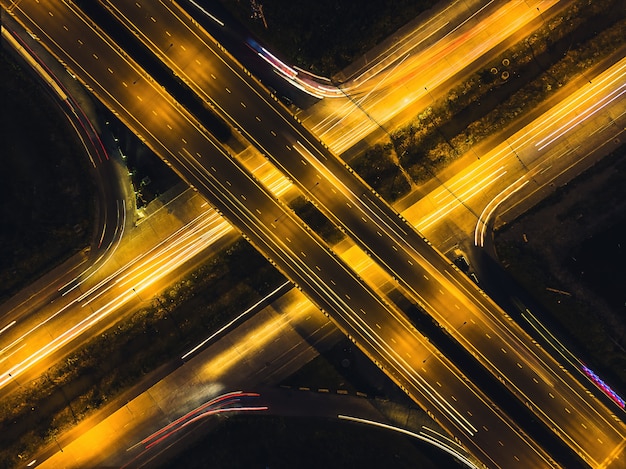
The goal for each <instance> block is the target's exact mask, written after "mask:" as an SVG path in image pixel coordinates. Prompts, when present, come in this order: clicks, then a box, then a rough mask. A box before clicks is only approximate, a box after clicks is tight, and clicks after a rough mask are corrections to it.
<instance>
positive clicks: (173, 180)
mask: <svg viewBox="0 0 626 469" xmlns="http://www.w3.org/2000/svg"><path fill="white" fill-rule="evenodd" d="M102 112H103V113H106V114H107V115H108V118H107V122H108V128H109V130H110V131H111V132H112V133H113V135H114V136H115V138H116V139H117V145H118V147H119V148H120V150H121V152H122V154H123V155H124V157H123V158H124V161H125V163H126V167H127V168H128V173H129V174H130V178H131V181H132V184H133V190H134V192H135V201H136V206H137V208H141V207H145V206H146V205H148V204H149V203H150V202H152V201H153V200H154V199H155V198H157V197H158V196H159V195H161V194H163V193H165V192H166V191H167V190H168V189H170V188H172V187H173V186H174V185H176V184H177V183H178V182H180V177H179V176H178V174H176V173H175V172H174V170H172V168H170V167H169V166H168V165H167V164H165V162H164V161H163V160H162V159H160V158H159V157H158V156H157V155H155V154H154V152H152V150H150V148H148V147H147V146H146V145H145V144H144V143H143V142H142V141H141V140H139V139H138V138H137V136H136V135H135V134H133V133H132V132H131V131H130V130H129V129H128V127H126V126H125V125H124V124H123V123H122V122H120V121H119V120H118V119H117V117H115V116H114V115H112V114H111V113H110V112H109V111H108V110H106V109H102Z"/></svg>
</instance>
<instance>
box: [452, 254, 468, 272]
mask: <svg viewBox="0 0 626 469" xmlns="http://www.w3.org/2000/svg"><path fill="white" fill-rule="evenodd" d="M454 265H456V266H457V267H458V268H459V269H460V270H461V272H465V273H467V272H468V271H469V268H470V265H469V262H468V261H467V257H465V256H459V257H457V258H456V259H454Z"/></svg>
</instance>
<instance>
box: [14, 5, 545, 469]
mask: <svg viewBox="0 0 626 469" xmlns="http://www.w3.org/2000/svg"><path fill="white" fill-rule="evenodd" d="M38 3H40V5H41V4H42V3H43V6H45V7H46V8H43V7H42V6H33V5H32V4H30V5H29V4H23V5H19V6H14V8H12V5H8V6H6V4H5V7H6V8H7V9H8V10H10V11H12V12H13V13H14V14H18V13H19V18H20V19H21V20H22V21H23V22H25V24H27V25H28V27H29V28H31V29H33V30H34V31H37V35H38V36H39V37H41V38H42V41H43V42H44V43H46V44H48V45H49V47H50V48H51V49H53V51H54V53H55V54H56V55H57V56H59V57H60V58H62V60H63V61H64V62H65V63H67V64H68V67H69V68H70V69H71V70H72V71H73V72H74V73H75V74H76V75H77V76H78V77H79V78H80V79H82V80H83V81H84V82H85V83H86V85H87V86H88V87H89V88H90V89H91V90H92V91H93V92H94V94H95V95H96V96H98V97H99V99H101V100H102V101H103V102H104V103H105V104H106V105H107V106H108V107H110V108H111V109H113V110H114V112H116V113H117V114H118V116H119V117H120V118H121V119H122V121H124V122H125V123H126V124H127V125H128V126H129V127H130V128H131V129H133V131H134V132H136V133H137V134H138V135H140V136H141V137H142V138H143V139H144V140H145V142H146V143H147V144H148V145H149V146H150V147H151V148H152V149H153V150H154V151H155V152H156V153H157V154H159V155H160V156H161V158H163V159H164V160H165V161H168V162H170V164H172V165H174V166H176V169H177V170H178V171H179V173H181V174H182V175H183V176H184V177H185V178H186V179H187V180H188V181H190V182H191V183H192V184H193V185H194V186H195V187H196V188H197V189H198V190H199V191H200V192H201V193H203V194H204V195H206V196H207V197H208V198H209V199H210V200H212V202H213V203H214V204H215V205H217V206H218V207H219V209H220V211H222V212H223V213H225V214H227V218H228V219H229V220H230V221H231V222H232V223H233V224H235V225H236V226H237V227H238V228H239V229H240V230H242V231H243V232H244V233H245V235H246V236H247V238H248V239H249V240H251V242H252V243H253V244H254V245H255V246H256V247H257V249H259V250H260V251H262V252H265V253H266V255H267V256H268V257H269V258H271V259H272V260H273V262H275V263H276V264H277V265H278V266H279V268H280V269H281V270H282V271H283V272H285V273H288V276H289V277H290V278H292V279H295V281H296V283H297V284H299V286H300V288H302V289H303V290H305V291H306V293H307V296H309V298H312V299H313V301H314V303H316V304H317V305H318V307H321V308H322V309H323V310H326V311H327V312H329V314H330V315H331V316H332V317H333V319H334V321H335V322H336V323H338V324H339V325H340V327H341V328H342V329H343V330H344V332H346V333H347V335H348V336H349V337H351V338H352V339H353V340H354V341H355V342H356V343H357V344H358V345H359V346H360V347H362V348H363V349H365V350H366V352H367V353H368V355H369V356H370V357H371V358H372V359H374V360H375V361H376V362H377V363H380V364H384V368H385V370H386V371H387V373H388V374H390V375H391V376H392V377H393V378H394V379H395V380H396V382H398V383H399V384H400V385H401V387H403V388H404V389H405V390H407V392H408V393H409V394H410V395H413V396H416V395H418V394H419V395H420V397H419V398H417V399H416V400H417V401H418V402H420V403H421V404H422V405H424V406H425V407H427V408H429V410H430V411H431V412H433V413H434V414H435V415H436V416H437V417H438V419H440V420H443V421H444V422H446V423H445V425H446V426H447V427H449V428H450V427H452V428H455V429H456V433H458V437H459V438H460V439H461V441H462V442H463V443H464V444H466V445H468V447H469V448H470V450H471V451H472V452H475V453H477V454H480V455H481V459H483V460H487V461H488V464H489V465H494V466H496V467H512V466H511V465H512V464H523V467H526V466H527V465H528V464H530V465H532V466H533V467H543V466H550V465H552V464H553V463H552V462H551V461H550V460H549V459H548V458H547V456H546V455H545V454H544V453H543V452H542V450H540V449H539V448H536V446H535V445H533V444H532V443H531V442H529V441H528V439H527V437H525V436H523V435H522V434H520V433H519V432H518V431H517V430H516V429H515V428H514V427H512V426H511V425H510V424H509V423H507V421H506V419H505V418H504V417H503V416H502V415H501V414H500V413H499V411H497V409H495V408H492V407H491V406H490V404H489V403H488V400H487V399H486V397H485V396H484V395H483V394H482V393H481V392H480V391H478V389H476V387H475V386H474V385H472V384H471V383H470V382H468V381H465V380H464V378H463V377H462V374H461V373H460V372H459V371H458V370H456V369H455V368H454V367H453V366H451V364H450V363H449V362H447V360H445V359H444V358H443V357H441V356H440V355H438V353H437V352H436V350H434V348H433V347H432V346H431V345H430V344H429V343H428V342H427V340H426V339H425V338H423V337H421V336H420V335H419V334H418V333H417V332H416V331H415V330H414V329H413V328H412V327H411V326H410V324H408V323H407V322H406V320H405V319H404V318H403V316H402V315H401V314H400V313H399V312H398V311H396V310H394V309H393V308H392V307H390V306H388V305H385V304H384V303H382V302H381V301H380V299H378V298H377V297H375V296H374V295H373V294H372V293H371V291H370V289H369V288H368V287H367V286H366V285H364V284H363V282H362V281H361V280H360V279H358V278H356V277H355V276H354V274H353V273H352V272H351V271H350V269H348V268H347V267H346V266H345V265H343V264H342V263H341V262H339V260H338V259H337V258H336V257H335V256H334V255H333V254H332V253H331V252H329V250H328V249H327V248H326V246H324V245H323V244H322V243H321V242H320V240H319V239H318V238H317V237H315V236H314V235H313V234H312V233H310V232H309V231H308V230H307V229H306V228H305V227H304V226H302V224H301V222H300V221H299V220H297V219H295V218H294V217H293V215H292V214H291V212H290V211H288V210H286V209H285V207H284V205H281V204H280V203H279V202H278V201H277V200H276V199H275V198H274V196H273V195H272V194H271V193H269V191H267V190H266V189H265V188H263V187H261V185H260V184H259V183H258V182H257V181H256V180H255V179H253V178H252V177H251V176H250V175H249V174H248V173H247V172H246V171H244V170H243V168H242V167H241V165H240V164H239V163H238V162H237V161H235V160H234V159H232V158H231V157H230V155H228V154H227V153H225V152H224V151H223V150H222V149H221V148H219V147H218V146H217V145H216V143H215V142H214V141H213V139H212V138H211V137H210V136H208V135H207V133H206V131H205V130H204V129H202V127H201V126H200V125H199V124H198V123H197V122H195V121H194V119H193V117H192V116H190V115H189V114H188V113H187V112H186V111H185V110H184V109H182V108H181V107H180V106H179V105H178V104H177V103H176V102H174V100H173V99H172V98H171V96H169V95H168V94H167V93H166V91H165V90H164V89H163V88H162V87H160V86H159V85H158V84H157V83H155V82H154V81H153V80H152V79H151V78H150V77H147V76H146V75H145V73H144V72H143V71H142V70H141V69H140V68H139V67H138V66H137V64H135V63H134V62H133V61H132V60H131V59H130V58H129V57H126V56H125V55H124V54H123V53H121V51H120V50H119V48H118V47H117V46H115V45H111V41H110V39H109V38H107V37H106V36H104V34H103V33H102V32H98V31H97V30H96V28H95V25H92V24H89V23H87V22H85V21H84V20H83V18H82V17H81V16H80V15H79V14H78V12H77V11H76V10H75V9H74V8H73V7H71V6H69V5H67V4H59V3H54V2H38ZM51 18H52V19H51ZM39 25H41V26H42V28H40V27H39ZM44 27H45V29H43V28H44ZM148 104H149V105H148ZM157 136H158V137H157ZM204 160H209V161H208V162H207V163H205V164H206V167H205V166H202V165H201V163H200V162H201V161H203V162H204ZM277 220H280V223H278V224H274V222H275V221H277ZM304 258H306V259H307V260H308V259H314V260H315V266H316V267H314V266H309V265H308V264H307V262H305V261H304V260H303V259H304ZM354 312H359V313H357V314H355V313H354ZM362 315H363V316H364V315H367V316H368V321H371V323H369V322H368V323H366V322H364V321H363V318H362ZM390 316H395V317H396V318H397V321H393V322H391V323H390V324H389V326H387V327H385V328H384V330H382V328H381V327H380V325H378V326H376V325H375V324H379V322H382V320H383V319H386V318H388V317H390ZM377 321H378V322H377ZM392 342H397V343H398V346H396V347H391V346H390V345H389V344H390V343H392ZM399 349H401V350H403V351H407V350H411V353H410V354H408V352H405V353H404V355H403V354H402V352H401V351H399ZM407 354H408V355H407ZM405 355H407V356H405ZM425 360H427V362H426V363H425ZM416 370H421V371H420V372H419V373H418V372H417V371H416ZM435 377H437V378H436V379H435ZM437 379H439V380H441V382H443V383H445V387H444V388H442V389H441V390H438V389H436V388H433V385H432V384H430V383H433V382H438V381H437ZM444 392H445V394H446V395H447V394H448V393H454V394H453V397H449V398H446V397H444V396H443V393H444ZM444 399H445V400H444ZM449 399H450V400H454V401H456V402H457V403H456V404H455V406H454V407H452V405H451V404H450V403H449ZM457 407H458V408H462V409H466V410H462V411H459V410H457ZM470 409H471V410H470ZM466 412H467V413H466ZM490 432H493V433H490ZM494 433H495V434H498V436H499V438H498V440H495V439H494V438H492V437H491V436H490V435H491V434H494ZM520 461H521V462H520Z"/></svg>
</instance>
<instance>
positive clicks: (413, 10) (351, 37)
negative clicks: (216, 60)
mask: <svg viewBox="0 0 626 469" xmlns="http://www.w3.org/2000/svg"><path fill="white" fill-rule="evenodd" d="M221 3H222V4H223V5H224V7H226V8H227V9H228V10H229V11H230V12H231V13H232V14H233V15H234V16H235V17H236V18H238V19H239V20H240V21H241V22H242V23H243V24H244V25H245V26H246V27H247V28H249V29H250V30H251V31H252V32H253V33H254V34H255V35H256V36H257V37H259V38H261V39H262V40H263V42H264V43H265V44H268V45H269V46H270V49H271V50H272V51H280V53H281V54H282V55H283V56H284V57H286V58H287V61H288V62H290V63H291V64H293V65H297V66H299V67H301V68H303V69H306V70H309V71H311V72H313V73H315V74H319V75H324V76H328V77H330V76H331V75H333V74H335V73H337V72H339V71H340V70H341V69H343V68H344V67H346V66H347V65H349V64H350V63H352V62H353V61H354V60H355V59H356V58H358V57H360V56H361V55H363V54H364V53H365V52H367V51H368V50H370V49H371V48H372V47H374V46H375V45H376V44H378V43H379V42H381V41H382V40H384V39H385V38H387V37H388V36H389V35H391V34H392V33H394V32H395V31H397V30H398V29H399V28H400V27H402V26H404V25H405V24H406V23H407V22H408V21H411V20H412V19H414V18H415V17H416V16H418V15H419V14H420V13H422V12H424V11H426V10H428V9H429V8H430V7H432V6H433V5H434V4H435V3H437V2H436V0H391V1H389V0H388V1H385V2H380V1H379V0H360V1H358V2H355V1H353V0H305V1H297V2H294V1H293V0H271V1H263V0H256V1H250V0H221ZM254 4H257V5H262V7H263V8H262V10H263V16H264V17H265V21H266V23H267V28H265V25H264V23H263V20H262V18H261V17H260V15H253V13H254V11H255V9H254V8H253V5H254ZM257 11H258V10H257ZM253 16H256V19H255V18H253Z"/></svg>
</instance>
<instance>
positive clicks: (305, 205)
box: [289, 196, 344, 246]
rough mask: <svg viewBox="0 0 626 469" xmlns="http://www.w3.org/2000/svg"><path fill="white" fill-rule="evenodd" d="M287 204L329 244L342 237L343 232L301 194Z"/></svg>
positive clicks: (336, 241)
mask: <svg viewBox="0 0 626 469" xmlns="http://www.w3.org/2000/svg"><path fill="white" fill-rule="evenodd" d="M289 206H290V207H291V208H292V209H293V211H294V212H295V213H296V215H298V216H299V217H300V218H301V219H302V220H303V221H304V222H305V223H306V224H307V225H308V226H309V227H310V228H311V229H312V230H313V231H315V232H316V233H317V234H318V235H320V236H321V238H322V239H323V240H324V241H326V242H327V243H328V244H329V245H331V246H332V245H334V244H337V243H338V242H339V241H341V240H342V239H343V238H344V234H343V232H341V230H339V228H337V227H336V226H335V225H333V223H332V222H331V221H330V220H329V219H328V218H327V217H326V215H324V214H323V213H322V212H320V211H319V210H318V208H317V207H316V206H315V205H313V203H311V202H310V201H307V200H306V199H305V198H304V197H303V196H300V197H298V198H296V199H295V200H293V201H292V202H291V203H290V204H289Z"/></svg>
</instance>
